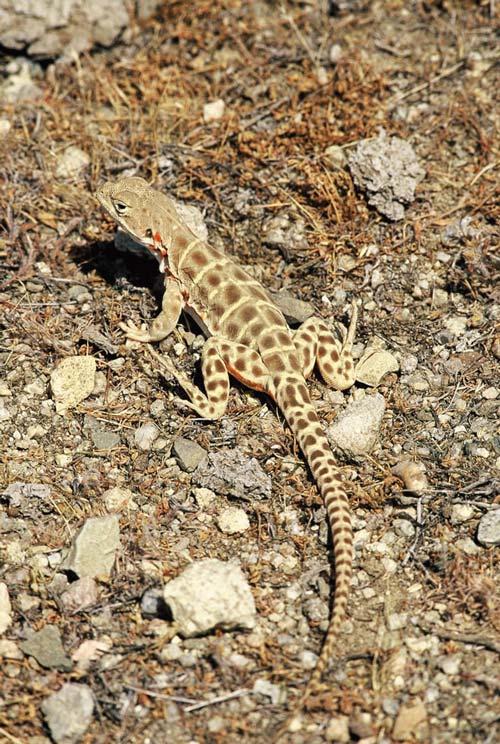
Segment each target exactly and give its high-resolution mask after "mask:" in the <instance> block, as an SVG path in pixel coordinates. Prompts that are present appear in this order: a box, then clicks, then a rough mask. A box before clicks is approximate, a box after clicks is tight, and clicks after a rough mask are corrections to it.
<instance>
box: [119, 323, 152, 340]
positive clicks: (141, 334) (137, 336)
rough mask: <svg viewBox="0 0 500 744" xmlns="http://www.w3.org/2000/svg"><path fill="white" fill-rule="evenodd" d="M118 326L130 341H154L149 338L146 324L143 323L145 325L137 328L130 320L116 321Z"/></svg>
mask: <svg viewBox="0 0 500 744" xmlns="http://www.w3.org/2000/svg"><path fill="white" fill-rule="evenodd" d="M118 326H119V327H120V328H121V329H122V331H124V332H125V335H126V336H127V339H130V341H140V342H141V343H149V342H150V341H154V339H152V338H151V334H150V333H149V331H148V329H147V326H146V324H144V326H146V327H144V328H139V327H138V326H136V325H135V323H133V322H132V321H131V320H128V321H127V322H126V323H118Z"/></svg>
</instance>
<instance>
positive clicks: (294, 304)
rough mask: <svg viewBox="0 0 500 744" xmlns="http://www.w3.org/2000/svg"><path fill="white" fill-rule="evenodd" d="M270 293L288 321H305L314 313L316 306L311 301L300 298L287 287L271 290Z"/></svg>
mask: <svg viewBox="0 0 500 744" xmlns="http://www.w3.org/2000/svg"><path fill="white" fill-rule="evenodd" d="M269 294H270V296H271V299H272V300H273V301H274V302H275V303H276V305H277V306H278V307H279V309H280V310H281V312H282V313H283V315H284V316H285V318H286V320H287V322H288V323H303V322H304V321H305V320H307V319H308V318H310V317H311V315H314V307H313V306H312V305H311V304H310V303H309V302H304V301H303V300H298V299H297V297H294V296H293V294H292V293H291V292H288V290H286V289H282V290H280V291H279V292H269Z"/></svg>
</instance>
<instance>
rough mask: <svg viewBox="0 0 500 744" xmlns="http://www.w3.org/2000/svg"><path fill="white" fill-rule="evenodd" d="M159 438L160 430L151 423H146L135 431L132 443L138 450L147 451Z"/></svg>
mask: <svg viewBox="0 0 500 744" xmlns="http://www.w3.org/2000/svg"><path fill="white" fill-rule="evenodd" d="M159 436H160V430H159V429H158V427H157V426H156V424H154V423H153V422H152V421H147V422H146V423H145V424H143V425H142V426H139V428H138V429H137V430H136V432H135V434H134V442H135V445H136V447H138V449H141V450H145V451H148V450H150V449H151V447H152V446H153V443H154V442H155V440H156V439H158V437H159Z"/></svg>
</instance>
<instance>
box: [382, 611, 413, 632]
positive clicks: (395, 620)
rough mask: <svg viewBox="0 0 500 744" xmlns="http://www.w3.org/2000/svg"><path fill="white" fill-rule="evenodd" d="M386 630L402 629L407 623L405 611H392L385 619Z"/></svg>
mask: <svg viewBox="0 0 500 744" xmlns="http://www.w3.org/2000/svg"><path fill="white" fill-rule="evenodd" d="M386 625H387V629H388V630H402V629H403V628H406V626H407V625H408V613H407V612H393V613H391V614H390V615H389V616H388V617H387V619H386Z"/></svg>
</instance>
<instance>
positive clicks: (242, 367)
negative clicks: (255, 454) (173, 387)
mask: <svg viewBox="0 0 500 744" xmlns="http://www.w3.org/2000/svg"><path fill="white" fill-rule="evenodd" d="M149 353H150V354H151V355H152V356H154V357H155V359H157V360H158V362H159V363H160V365H161V366H162V367H163V369H165V370H166V372H167V373H168V374H169V375H171V376H172V377H174V379H175V380H176V381H177V382H178V384H179V385H180V386H181V388H182V389H183V390H184V392H185V393H186V395H187V396H188V397H189V401H185V400H184V401H182V402H183V403H184V405H186V406H188V407H189V408H192V409H193V410H194V411H196V413H197V414H198V415H199V416H202V417H203V418H206V419H211V420H215V419H218V418H221V416H223V415H224V413H225V412H226V408H227V403H228V398H229V373H231V374H232V375H233V376H234V377H236V378H237V379H238V380H240V381H241V382H243V383H244V384H245V385H247V386H248V387H251V388H253V389H254V390H267V388H268V377H269V373H268V370H267V369H266V367H265V365H264V364H263V362H262V360H261V358H260V356H259V355H258V354H257V352H256V351H253V350H252V349H249V348H248V347H247V346H244V345H243V344H238V343H235V342H233V341H228V340H227V339H223V340H222V339H218V338H217V337H216V336H212V337H211V338H209V339H208V341H206V343H205V345H204V347H203V350H202V357H201V373H202V377H203V383H204V386H205V391H206V392H205V393H203V391H202V390H200V388H199V387H198V386H197V385H195V384H194V383H193V382H192V380H190V379H189V378H188V377H187V375H185V374H184V373H183V372H182V371H181V370H179V369H177V367H176V366H175V364H174V363H173V362H172V361H171V360H170V359H169V357H166V356H161V355H160V354H158V353H157V352H155V351H153V350H152V349H151V348H150V347H149Z"/></svg>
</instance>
